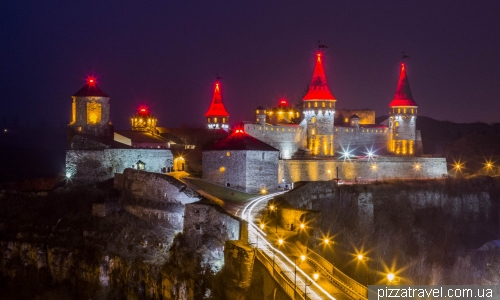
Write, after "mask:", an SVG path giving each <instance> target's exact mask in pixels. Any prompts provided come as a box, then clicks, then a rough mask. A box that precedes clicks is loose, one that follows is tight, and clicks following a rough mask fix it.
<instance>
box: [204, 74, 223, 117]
mask: <svg viewBox="0 0 500 300" xmlns="http://www.w3.org/2000/svg"><path fill="white" fill-rule="evenodd" d="M205 117H229V114H228V113H227V111H226V109H225V108H224V104H223V103H222V96H221V94H220V82H219V80H217V81H215V90H214V96H213V98H212V104H210V108H209V109H208V111H207V112H206V113H205Z"/></svg>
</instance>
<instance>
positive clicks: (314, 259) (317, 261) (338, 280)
mask: <svg viewBox="0 0 500 300" xmlns="http://www.w3.org/2000/svg"><path fill="white" fill-rule="evenodd" d="M300 247H303V248H304V250H306V249H305V248H306V247H305V246H303V245H300ZM307 261H308V262H309V263H310V264H311V265H313V266H314V267H316V268H317V269H319V270H320V272H321V273H322V274H323V275H324V276H325V277H326V278H328V279H329V280H330V282H332V283H333V284H335V285H336V286H337V287H339V288H340V289H341V290H342V291H344V292H345V293H347V294H348V295H350V296H351V297H353V298H354V299H359V300H362V299H363V300H364V299H368V287H367V286H365V285H362V284H361V283H359V282H357V281H356V280H354V279H352V278H351V277H349V276H347V275H346V274H344V273H343V272H342V271H340V270H339V269H337V268H336V267H335V266H334V265H332V264H331V263H330V262H329V261H327V260H326V259H325V258H324V257H323V256H321V255H319V254H318V253H316V252H314V251H313V250H311V249H308V250H307Z"/></svg>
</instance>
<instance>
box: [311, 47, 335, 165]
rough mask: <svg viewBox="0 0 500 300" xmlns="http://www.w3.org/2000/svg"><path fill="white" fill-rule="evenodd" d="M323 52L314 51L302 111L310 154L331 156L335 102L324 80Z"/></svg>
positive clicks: (332, 152)
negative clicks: (311, 70) (314, 62)
mask: <svg viewBox="0 0 500 300" xmlns="http://www.w3.org/2000/svg"><path fill="white" fill-rule="evenodd" d="M322 58H323V53H321V52H319V51H318V53H316V66H315V68H314V73H313V77H312V80H311V84H310V85H309V90H308V92H307V94H306V95H305V96H304V98H303V99H302V100H303V113H304V118H305V120H306V121H307V149H309V151H310V153H311V154H312V155H317V156H333V155H334V145H333V130H334V128H333V125H334V124H333V121H334V115H335V102H336V101H337V99H335V97H334V96H333V94H332V92H331V91H330V88H329V87H328V83H327V81H326V75H325V70H324V68H323V63H322Z"/></svg>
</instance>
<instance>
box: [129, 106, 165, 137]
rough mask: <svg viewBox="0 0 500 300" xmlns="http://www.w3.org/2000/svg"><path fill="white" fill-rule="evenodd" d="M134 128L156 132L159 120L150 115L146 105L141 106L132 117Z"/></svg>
mask: <svg viewBox="0 0 500 300" xmlns="http://www.w3.org/2000/svg"><path fill="white" fill-rule="evenodd" d="M130 122H131V123H132V130H136V131H148V132H151V133H155V132H156V123H157V122H158V120H157V119H156V118H154V117H153V116H151V115H150V113H149V110H148V109H147V108H146V107H140V108H139V110H138V112H137V114H136V115H135V116H133V117H132V118H131V119H130Z"/></svg>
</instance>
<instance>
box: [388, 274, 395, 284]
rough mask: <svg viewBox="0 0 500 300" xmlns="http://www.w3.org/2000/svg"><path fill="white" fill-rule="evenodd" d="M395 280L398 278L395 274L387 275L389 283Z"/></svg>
mask: <svg viewBox="0 0 500 300" xmlns="http://www.w3.org/2000/svg"><path fill="white" fill-rule="evenodd" d="M394 278H396V276H395V275H394V273H389V274H387V280H389V283H391V282H392V281H393V280H394Z"/></svg>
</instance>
